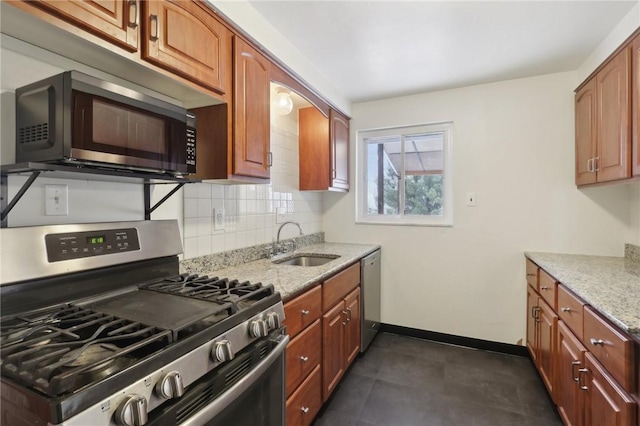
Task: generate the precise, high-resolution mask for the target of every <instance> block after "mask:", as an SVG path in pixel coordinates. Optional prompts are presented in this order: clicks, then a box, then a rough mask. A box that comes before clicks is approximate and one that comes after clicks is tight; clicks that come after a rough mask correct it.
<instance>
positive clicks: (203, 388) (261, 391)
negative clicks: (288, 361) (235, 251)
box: [0, 221, 289, 426]
mask: <svg viewBox="0 0 640 426" xmlns="http://www.w3.org/2000/svg"><path fill="white" fill-rule="evenodd" d="M0 247H1V250H0V261H1V262H2V266H1V272H0V284H1V285H0V302H1V314H2V317H1V318H0V363H1V364H0V369H1V372H2V379H1V398H2V405H1V413H2V417H1V420H2V424H3V425H12V426H13V425H36V424H53V425H58V424H63V425H92V426H94V425H95V426H98V425H174V424H190V425H201V424H208V425H223V424H224V425H230V424H233V425H251V426H255V425H264V426H275V425H283V424H284V350H285V347H286V345H287V342H288V340H289V339H288V337H287V336H286V335H285V333H284V332H283V328H282V327H281V321H282V320H283V319H284V311H283V306H282V301H281V298H280V295H279V293H277V292H276V291H274V288H273V286H271V285H262V284H261V283H250V282H241V281H238V280H233V279H227V278H219V277H208V276H197V275H188V274H179V264H178V256H177V255H178V254H179V253H181V251H182V245H181V239H180V234H179V230H178V226H177V223H176V222H175V221H144V222H119V223H103V224H82V225H55V226H37V227H25V228H9V229H2V230H1V231H0Z"/></svg>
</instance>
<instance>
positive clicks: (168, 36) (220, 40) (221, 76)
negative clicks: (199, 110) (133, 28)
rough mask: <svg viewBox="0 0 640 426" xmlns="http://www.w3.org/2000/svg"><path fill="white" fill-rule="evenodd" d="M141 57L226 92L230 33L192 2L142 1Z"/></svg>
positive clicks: (218, 90) (206, 85)
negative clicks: (142, 37)
mask: <svg viewBox="0 0 640 426" xmlns="http://www.w3.org/2000/svg"><path fill="white" fill-rule="evenodd" d="M143 4H144V7H145V13H144V16H145V19H146V21H145V24H144V25H143V30H144V42H143V43H142V46H143V51H142V57H143V58H144V59H145V60H147V61H149V62H152V63H154V64H156V65H158V66H160V67H162V68H165V69H168V70H170V71H172V72H175V73H178V74H181V75H183V76H184V77H186V78H188V79H190V80H193V81H195V82H197V83H199V84H201V85H203V86H205V87H208V88H210V89H213V90H215V91H217V92H220V93H225V90H226V87H227V79H228V75H227V72H228V69H227V68H228V65H229V59H230V56H229V48H230V34H229V31H228V30H227V28H226V27H225V26H224V25H222V24H221V23H220V22H218V20H217V19H216V18H215V17H214V16H213V15H211V14H210V13H209V12H208V11H206V10H204V9H203V8H202V7H201V6H199V5H198V3H197V2H192V1H180V2H170V1H145V2H144V3H143Z"/></svg>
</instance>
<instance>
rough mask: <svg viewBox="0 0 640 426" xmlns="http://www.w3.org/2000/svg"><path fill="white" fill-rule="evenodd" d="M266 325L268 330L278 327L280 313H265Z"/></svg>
mask: <svg viewBox="0 0 640 426" xmlns="http://www.w3.org/2000/svg"><path fill="white" fill-rule="evenodd" d="M267 325H268V326H269V330H275V329H276V328H280V315H278V313H277V312H269V313H268V314H267Z"/></svg>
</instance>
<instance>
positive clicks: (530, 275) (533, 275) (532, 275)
mask: <svg viewBox="0 0 640 426" xmlns="http://www.w3.org/2000/svg"><path fill="white" fill-rule="evenodd" d="M527 276H528V277H535V276H536V274H527Z"/></svg>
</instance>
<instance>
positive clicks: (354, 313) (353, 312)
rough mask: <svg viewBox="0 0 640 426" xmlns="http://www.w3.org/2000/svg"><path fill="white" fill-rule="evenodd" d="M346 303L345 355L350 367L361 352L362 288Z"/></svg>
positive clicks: (348, 297)
mask: <svg viewBox="0 0 640 426" xmlns="http://www.w3.org/2000/svg"><path fill="white" fill-rule="evenodd" d="M344 302H345V306H346V307H347V326H346V330H345V332H346V335H345V354H346V356H347V359H346V362H347V365H346V367H348V366H349V365H351V363H352V362H353V360H354V359H356V356H358V353H359V352H360V288H357V289H355V290H354V291H353V292H351V293H350V294H349V295H348V296H347V297H346V298H345V299H344Z"/></svg>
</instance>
